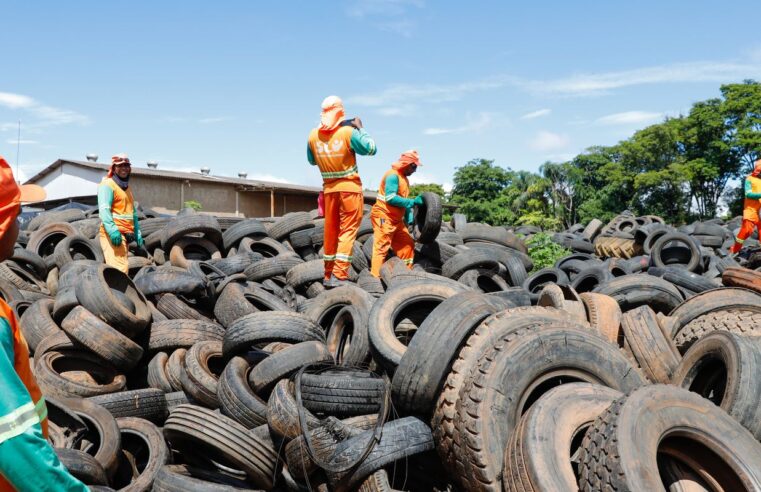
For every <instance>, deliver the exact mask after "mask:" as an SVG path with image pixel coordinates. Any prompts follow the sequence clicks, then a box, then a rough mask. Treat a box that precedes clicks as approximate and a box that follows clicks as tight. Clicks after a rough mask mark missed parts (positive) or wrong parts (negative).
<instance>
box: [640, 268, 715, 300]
mask: <svg viewBox="0 0 761 492" xmlns="http://www.w3.org/2000/svg"><path fill="white" fill-rule="evenodd" d="M647 273H648V274H649V275H653V276H654V277H661V278H662V279H664V280H667V281H669V282H671V283H672V284H674V285H676V286H677V287H683V288H685V289H687V290H689V291H691V292H694V293H696V294H697V293H699V292H704V291H706V290H711V289H716V288H718V287H721V285H718V284H715V283H713V282H712V281H711V280H709V279H707V278H706V277H703V276H701V275H698V274H696V273H692V272H690V271H689V270H686V269H684V268H678V267H665V268H660V267H650V268H649V269H648V270H647Z"/></svg>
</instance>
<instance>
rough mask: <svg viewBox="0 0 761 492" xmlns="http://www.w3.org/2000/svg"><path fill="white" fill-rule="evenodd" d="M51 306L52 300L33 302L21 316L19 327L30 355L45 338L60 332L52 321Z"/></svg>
mask: <svg viewBox="0 0 761 492" xmlns="http://www.w3.org/2000/svg"><path fill="white" fill-rule="evenodd" d="M53 304H54V302H53V300H52V299H40V300H39V301H34V302H33V303H32V305H31V306H29V308H28V309H27V310H26V311H24V314H23V315H22V316H21V320H20V321H19V327H20V329H21V333H22V334H23V335H24V339H26V343H27V345H29V348H30V349H31V351H32V353H34V351H35V350H36V349H37V346H38V345H39V344H40V342H42V340H43V339H44V338H45V337H47V336H49V335H55V334H56V333H58V332H59V331H61V328H60V327H59V326H58V324H57V323H56V322H55V321H53V316H52V312H53Z"/></svg>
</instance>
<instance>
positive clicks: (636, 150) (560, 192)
mask: <svg viewBox="0 0 761 492" xmlns="http://www.w3.org/2000/svg"><path fill="white" fill-rule="evenodd" d="M759 157H761V84H759V83H758V82H755V81H752V80H747V81H745V82H743V83H740V84H726V85H723V86H721V97H719V98H715V99H709V100H707V101H700V102H697V103H695V104H693V106H692V108H691V109H690V111H689V113H688V114H686V115H680V116H678V117H674V118H666V119H665V120H664V121H662V122H661V123H657V124H654V125H651V126H648V127H646V128H643V129H641V130H639V131H637V132H635V133H634V135H632V136H631V137H630V138H628V139H626V140H623V141H621V142H619V143H617V144H616V145H612V146H598V147H591V148H589V149H587V150H586V151H585V152H583V153H581V154H579V155H577V156H576V157H574V158H573V159H571V160H569V161H567V162H546V163H544V164H543V165H542V166H541V167H540V169H539V172H538V173H532V172H528V171H514V170H512V169H510V168H505V167H501V166H498V165H496V164H495V163H494V161H493V160H488V159H483V158H479V159H473V160H471V161H469V162H468V163H466V164H465V165H464V166H461V167H458V168H457V169H456V172H455V175H454V180H453V188H452V191H451V193H450V194H449V196H448V197H446V198H447V199H448V201H449V203H451V204H454V205H457V206H458V209H459V211H460V212H462V213H464V214H466V215H467V216H468V219H469V220H470V221H474V222H486V223H491V224H511V225H521V224H529V225H538V226H541V227H544V228H554V227H568V226H570V225H572V224H574V223H578V222H587V221H589V220H591V219H592V218H599V219H602V220H607V219H610V218H612V217H613V216H615V215H616V214H618V213H619V212H620V211H622V210H624V209H629V210H631V211H633V212H634V213H637V214H639V215H648V214H653V215H660V216H662V217H663V218H664V219H666V220H667V221H669V222H671V223H682V222H685V221H688V220H693V219H706V218H710V217H714V216H716V215H717V213H718V211H719V208H720V205H721V202H722V200H723V201H724V203H726V205H727V207H728V209H729V212H730V213H731V214H737V213H738V211H739V209H740V207H741V205H742V194H741V193H740V192H739V191H738V190H737V188H738V187H740V186H741V185H742V182H741V179H742V178H743V177H744V176H745V175H746V174H747V173H748V172H749V171H750V169H751V168H752V167H753V162H754V161H755V160H756V159H758V158H759ZM730 183H735V184H736V185H737V186H734V187H732V188H731V189H728V187H729V185H730ZM418 186H426V187H430V188H425V189H423V188H419V189H420V190H422V191H435V192H436V193H439V191H437V189H435V188H433V187H435V186H438V185H418ZM438 189H439V190H441V192H442V193H440V194H442V196H444V194H443V189H441V187H440V186H439V187H438Z"/></svg>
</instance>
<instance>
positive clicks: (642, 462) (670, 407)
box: [579, 385, 761, 492]
mask: <svg viewBox="0 0 761 492" xmlns="http://www.w3.org/2000/svg"><path fill="white" fill-rule="evenodd" d="M674 434H678V436H679V437H678V439H676V440H669V439H668V438H665V439H664V438H663V437H664V436H669V435H671V436H673V435H674ZM655 436H657V437H655ZM709 450H710V451H709ZM697 451H701V452H697ZM659 452H661V453H666V454H670V455H672V456H673V455H674V454H673V453H676V455H677V456H678V457H679V458H681V459H680V461H681V462H683V463H684V461H683V460H684V459H685V458H686V459H687V462H688V463H689V462H691V464H692V466H690V468H691V469H692V470H696V469H699V470H700V475H702V476H704V477H706V476H708V477H721V478H719V479H718V487H719V489H720V490H755V489H761V444H759V443H758V441H756V440H755V438H754V437H753V435H752V434H751V433H750V432H748V431H747V430H745V429H743V428H742V426H741V425H740V424H739V423H738V422H737V421H735V420H734V419H733V418H732V417H730V416H729V415H727V414H726V413H725V412H724V411H723V410H720V409H718V408H716V406H714V405H713V404H712V403H710V402H709V401H707V400H706V399H704V398H702V397H700V396H698V395H696V394H694V393H690V392H689V391H687V390H684V389H681V388H675V387H674V386H671V385H651V386H645V387H643V388H640V389H638V390H636V391H634V392H633V393H632V394H631V395H629V396H628V397H626V398H622V399H619V400H616V401H615V402H614V403H613V404H612V405H611V406H610V407H609V408H608V409H607V410H606V411H605V412H603V414H602V415H600V416H599V417H598V418H597V419H596V420H595V422H594V424H593V425H592V428H590V429H589V430H588V431H587V433H586V435H585V436H584V440H583V442H582V446H581V451H580V455H579V459H580V462H581V467H580V478H579V490H581V491H582V492H591V491H597V490H663V489H664V485H663V481H662V478H661V475H660V473H659V472H658V466H657V459H656V455H657V454H658V453H659ZM727 460H730V463H731V464H728V463H727ZM738 473H739V474H740V475H741V476H742V477H743V480H742V481H740V480H739V479H737V478H735V479H732V478H730V477H737V476H738Z"/></svg>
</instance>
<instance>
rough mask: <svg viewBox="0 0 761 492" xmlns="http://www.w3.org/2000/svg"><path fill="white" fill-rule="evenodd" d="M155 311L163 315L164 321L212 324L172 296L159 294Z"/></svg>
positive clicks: (209, 320) (205, 317)
mask: <svg viewBox="0 0 761 492" xmlns="http://www.w3.org/2000/svg"><path fill="white" fill-rule="evenodd" d="M156 309H158V311H159V312H160V313H161V314H163V315H164V316H165V317H166V319H196V320H200V321H207V322H212V321H211V319H210V318H209V317H208V316H206V315H204V314H202V313H201V312H200V311H199V310H198V309H196V308H195V307H193V306H190V305H188V303H186V302H185V301H183V300H182V299H181V298H179V297H177V296H176V295H174V294H170V293H168V292H167V293H166V294H161V296H160V297H159V300H158V302H157V303H156Z"/></svg>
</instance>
